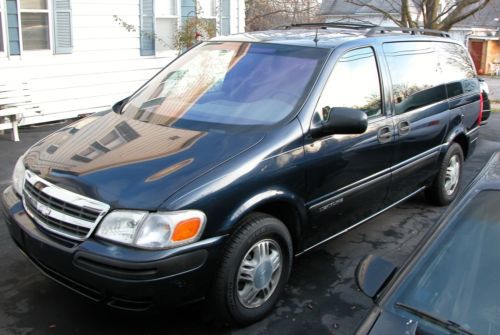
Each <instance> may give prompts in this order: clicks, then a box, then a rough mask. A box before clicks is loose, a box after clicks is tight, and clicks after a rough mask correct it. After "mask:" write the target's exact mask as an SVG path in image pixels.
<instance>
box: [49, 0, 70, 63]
mask: <svg viewBox="0 0 500 335" xmlns="http://www.w3.org/2000/svg"><path fill="white" fill-rule="evenodd" d="M71 28H72V25H71V0H54V53H56V54H69V53H71V52H72V51H73V35H72V29H71Z"/></svg>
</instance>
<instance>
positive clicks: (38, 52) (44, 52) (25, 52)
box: [16, 0, 54, 56]
mask: <svg viewBox="0 0 500 335" xmlns="http://www.w3.org/2000/svg"><path fill="white" fill-rule="evenodd" d="M16 3H17V12H18V16H17V20H18V24H19V51H20V52H19V53H20V55H21V56H24V55H52V54H54V32H53V29H54V22H53V20H54V18H53V10H54V8H53V1H52V0H47V9H22V8H21V0H17V1H16ZM23 13H46V14H47V20H48V27H47V28H48V30H49V34H48V36H49V41H48V42H49V48H48V49H36V50H25V49H24V39H23V26H22V20H21V16H22V14H23Z"/></svg>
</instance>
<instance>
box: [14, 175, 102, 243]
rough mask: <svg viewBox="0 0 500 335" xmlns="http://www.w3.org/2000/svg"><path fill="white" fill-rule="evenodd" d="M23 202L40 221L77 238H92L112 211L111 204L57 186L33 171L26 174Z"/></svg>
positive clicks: (38, 221) (36, 219)
mask: <svg viewBox="0 0 500 335" xmlns="http://www.w3.org/2000/svg"><path fill="white" fill-rule="evenodd" d="M23 202H24V207H25V209H26V212H27V213H28V214H29V215H30V216H31V217H32V218H33V219H34V220H35V222H36V223H37V224H39V225H40V226H42V227H43V228H45V229H47V230H49V231H51V232H53V233H56V234H59V235H62V236H65V237H69V238H72V239H76V240H84V239H86V238H88V237H89V236H90V234H91V233H92V231H93V230H94V228H95V227H96V226H97V224H98V223H99V221H100V220H101V219H102V217H103V216H104V215H105V214H106V213H107V212H108V210H109V206H108V205H107V204H105V203H102V202H99V201H96V200H93V199H90V198H87V197H84V196H82V195H79V194H77V193H74V192H70V191H68V190H65V189H63V188H60V187H58V186H56V185H53V184H51V183H49V182H48V181H46V180H44V179H42V178H40V177H38V176H37V175H35V174H34V173H32V172H31V171H26V174H25V182H24V190H23Z"/></svg>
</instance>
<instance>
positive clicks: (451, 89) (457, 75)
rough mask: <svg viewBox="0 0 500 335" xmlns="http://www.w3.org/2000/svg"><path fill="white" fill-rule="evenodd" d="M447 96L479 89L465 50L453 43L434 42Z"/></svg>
mask: <svg viewBox="0 0 500 335" xmlns="http://www.w3.org/2000/svg"><path fill="white" fill-rule="evenodd" d="M435 45H436V47H437V48H438V52H439V57H440V62H441V66H442V68H443V81H444V82H445V83H446V90H447V91H448V97H449V98H452V97H455V96H459V95H462V94H467V93H473V92H477V91H479V82H478V81H477V80H476V79H475V76H476V74H475V71H474V67H473V65H472V62H471V59H470V57H469V54H468V53H467V50H465V48H463V47H461V46H460V45H457V44H454V43H435Z"/></svg>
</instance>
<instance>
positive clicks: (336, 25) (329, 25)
mask: <svg viewBox="0 0 500 335" xmlns="http://www.w3.org/2000/svg"><path fill="white" fill-rule="evenodd" d="M293 27H325V28H348V29H370V28H375V27H377V26H376V25H373V24H361V23H342V22H316V23H292V24H291V25H290V26H286V28H288V29H290V28H293Z"/></svg>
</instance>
